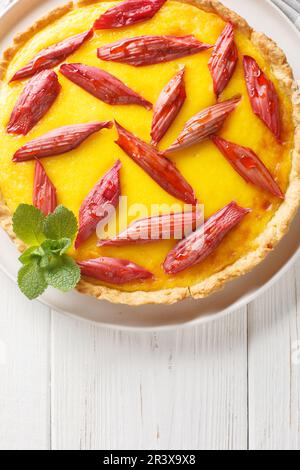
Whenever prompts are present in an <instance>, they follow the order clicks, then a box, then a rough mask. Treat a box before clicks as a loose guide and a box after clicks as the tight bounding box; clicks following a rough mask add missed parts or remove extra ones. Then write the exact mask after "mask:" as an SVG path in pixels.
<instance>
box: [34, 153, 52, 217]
mask: <svg viewBox="0 0 300 470" xmlns="http://www.w3.org/2000/svg"><path fill="white" fill-rule="evenodd" d="M33 205H34V206H35V207H36V208H37V209H39V210H40V211H42V212H43V214H45V215H49V214H51V213H52V212H54V211H55V209H56V207H57V196H56V188H55V186H54V185H53V184H52V182H51V181H50V179H49V177H48V176H47V173H46V172H45V169H44V167H43V165H42V164H41V162H40V161H39V160H36V162H35V175H34V186H33Z"/></svg>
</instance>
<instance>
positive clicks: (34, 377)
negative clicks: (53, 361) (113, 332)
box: [0, 272, 50, 450]
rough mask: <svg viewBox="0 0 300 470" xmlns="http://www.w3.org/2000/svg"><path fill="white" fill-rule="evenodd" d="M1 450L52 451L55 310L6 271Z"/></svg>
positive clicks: (0, 317)
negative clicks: (20, 286)
mask: <svg viewBox="0 0 300 470" xmlns="http://www.w3.org/2000/svg"><path fill="white" fill-rule="evenodd" d="M0 284H1V303H0V377H1V378H0V449H3V450H4V449H5V450H6V449H12V450H21V449H25V450H30V449H35V450H38V449H47V448H49V447H50V389H49V377H50V363H49V356H50V355H49V332H50V312H49V309H48V308H47V307H44V306H42V305H41V304H40V303H38V302H29V301H27V300H26V299H25V298H24V297H23V296H22V294H21V293H20V292H19V291H18V289H17V287H16V285H15V284H14V283H13V282H11V281H10V280H9V279H8V278H7V277H6V276H5V275H4V274H3V273H2V272H0Z"/></svg>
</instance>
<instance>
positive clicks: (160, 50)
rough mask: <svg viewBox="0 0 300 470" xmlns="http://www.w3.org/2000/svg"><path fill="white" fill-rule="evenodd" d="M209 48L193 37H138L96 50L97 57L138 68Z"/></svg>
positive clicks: (208, 45) (209, 46)
mask: <svg viewBox="0 0 300 470" xmlns="http://www.w3.org/2000/svg"><path fill="white" fill-rule="evenodd" d="M211 47H212V46H211V45H210V44H204V43H203V42H200V41H198V39H196V38H195V36H181V37H178V36H140V37H135V38H129V39H120V40H119V41H117V42H114V43H112V44H108V45H106V46H102V47H100V48H99V49H98V57H99V59H102V60H106V61H112V62H121V63H123V64H128V65H133V66H135V67H140V66H143V65H152V64H161V63H163V62H168V61H170V60H175V59H179V58H181V57H185V56H190V55H192V54H197V53H198V52H201V51H206V50H207V49H210V48H211Z"/></svg>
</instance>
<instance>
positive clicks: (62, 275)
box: [45, 255, 81, 292]
mask: <svg viewBox="0 0 300 470" xmlns="http://www.w3.org/2000/svg"><path fill="white" fill-rule="evenodd" d="M80 277H81V275H80V268H79V266H78V265H77V264H76V262H75V261H74V260H73V258H70V256H67V255H62V256H59V257H57V259H56V263H55V265H54V266H53V267H49V268H47V269H46V270H45V279H46V281H47V283H48V284H49V285H50V286H52V287H55V289H59V290H60V291H62V292H68V291H70V290H72V289H74V287H76V285H77V284H78V282H79V281H80Z"/></svg>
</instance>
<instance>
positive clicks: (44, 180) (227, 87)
mask: <svg viewBox="0 0 300 470" xmlns="http://www.w3.org/2000/svg"><path fill="white" fill-rule="evenodd" d="M120 8H121V10H122V13H123V14H122V15H120V14H119V15H118V13H119V10H118V9H120ZM57 44H58V45H59V46H58V49H59V54H60V55H59V54H58V52H57V50H58V49H57ZM45 50H46V51H47V52H46V53H44V51H45ZM0 71H1V91H0V103H1V116H0V163H1V172H0V189H1V205H0V220H1V224H2V226H3V227H4V229H5V230H6V231H7V232H8V234H9V235H10V236H11V238H12V239H13V240H14V242H15V243H17V245H18V247H19V248H20V250H24V248H25V247H24V245H23V244H22V243H21V242H20V240H18V239H17V237H16V236H15V235H14V233H13V229H12V214H13V213H14V211H15V209H16V208H17V206H18V205H19V204H20V203H27V204H32V201H33V194H34V202H35V205H39V207H40V208H41V207H42V208H43V210H44V212H50V211H51V210H52V209H53V207H55V205H56V204H57V203H59V204H63V205H64V206H66V207H67V208H69V209H70V210H72V211H73V212H74V214H76V215H78V218H79V223H80V230H79V234H78V236H77V240H76V243H75V244H74V247H73V248H72V249H71V252H70V254H71V255H72V256H73V257H74V258H75V260H76V261H77V262H78V264H79V266H81V268H82V273H83V278H82V280H81V281H80V283H79V284H78V286H77V289H78V291H79V292H81V293H84V294H89V295H92V296H95V297H97V298H98V299H106V300H109V301H111V302H115V303H126V304H129V305H141V304H146V303H157V304H158V303H164V304H172V303H175V302H177V301H179V300H182V299H185V298H187V297H193V298H195V299H199V298H202V297H205V296H207V295H209V294H211V293H212V292H214V291H216V290H218V289H219V288H221V287H222V286H224V285H225V283H226V282H228V281H230V280H232V279H234V278H237V277H239V276H242V275H243V274H245V273H247V272H249V271H250V270H252V269H253V268H254V267H255V266H256V265H257V264H258V263H260V262H261V261H263V259H264V258H265V257H266V255H267V254H268V253H269V252H270V251H272V250H273V249H274V247H275V246H276V244H277V243H278V242H279V240H280V239H281V238H282V237H283V236H284V234H285V233H286V232H287V230H288V228H289V225H290V223H291V220H292V219H293V217H294V215H295V212H296V210H297V208H298V206H299V200H300V174H299V172H300V166H299V165H300V100H299V91H298V88H297V86H296V84H295V82H294V80H293V75H292V71H291V69H290V67H289V65H288V63H287V60H286V57H285V55H284V53H283V52H282V51H281V49H280V48H279V47H278V46H277V45H276V44H275V43H274V42H273V41H272V40H271V39H269V38H267V37H266V36H265V35H264V34H262V33H257V32H255V31H253V30H252V28H251V27H250V26H249V25H248V24H247V23H246V21H245V20H244V19H242V18H241V17H239V16H238V15H237V14H236V13H234V12H233V11H231V10H229V9H228V8H226V7H224V6H223V5H222V4H221V3H219V2H218V1H212V0H189V1H188V0H184V1H175V0H167V1H163V0H161V1H159V0H148V1H147V0H129V2H128V1H127V2H124V3H123V4H122V5H120V3H119V2H103V1H101V2H98V1H81V2H77V3H76V4H73V3H69V4H67V5H65V6H63V7H61V8H58V9H56V10H55V11H52V12H51V13H49V14H48V15H47V16H46V17H45V18H42V19H41V20H39V21H38V22H37V23H35V24H34V25H33V26H32V27H31V28H30V29H29V30H28V31H26V32H24V33H22V34H19V35H18V36H17V37H16V38H15V40H14V44H13V45H12V47H11V48H9V49H8V50H7V51H6V52H5V53H4V56H3V60H2V63H1V66H0ZM103 83H105V84H106V88H103ZM45 89H47V90H48V91H45ZM40 93H42V98H40V96H41V95H40ZM30 100H31V101H30ZM24 102H25V105H24ZM28 103H29V104H30V105H28ZM152 105H153V106H152ZM24 108H25V117H24ZM152 108H153V109H152ZM20 109H21V114H20V113H19V111H20ZM22 113H23V114H22ZM113 123H115V125H113ZM54 142H55V143H56V146H55V149H54V148H53V145H54V144H53V143H54ZM57 142H58V144H57ZM49 145H50V147H51V148H50V151H49ZM36 159H37V160H38V161H37V162H36V161H35V160H36ZM105 181H106V184H108V185H109V187H110V189H111V188H113V190H114V191H115V192H114V193H113V195H111V194H110V196H109V197H108V196H107V186H105V187H104V186H103V185H104V184H105ZM38 184H40V186H41V185H42V186H43V188H46V189H47V191H46V192H45V193H43V197H42V198H41V193H40V192H39V191H40V186H38ZM33 188H34V191H33ZM37 188H39V191H38V190H37ZM103 188H104V189H103ZM116 194H117V195H118V196H119V195H122V196H126V197H127V207H123V206H122V205H119V203H118V202H117V200H116V197H115V196H116ZM95 198H96V199H97V201H98V202H97V204H100V202H99V201H102V203H103V200H104V199H105V203H106V202H110V203H113V204H114V205H115V206H116V207H117V208H118V220H117V225H118V227H117V234H115V236H108V238H109V239H108V240H104V241H103V240H102V241H101V242H100V243H99V240H98V239H97V236H96V226H95V223H93V222H91V219H90V218H89V215H87V212H86V210H87V207H89V208H90V207H91V205H93V204H95ZM101 198H102V199H101ZM103 198H104V199H103ZM45 201H46V202H45ZM197 201H198V202H199V203H200V204H202V205H203V211H204V218H205V220H206V222H205V224H204V226H203V225H201V227H202V242H203V237H204V243H202V244H200V245H199V236H198V235H197V230H198V229H197V230H196V231H195V227H193V229H192V232H191V234H187V235H186V238H184V239H183V240H181V241H178V240H174V239H163V240H152V241H150V242H149V243H143V244H141V243H132V242H130V243H126V237H128V227H127V226H125V227H124V226H123V227H122V224H121V222H120V221H121V220H123V216H124V213H126V216H127V221H128V222H127V224H129V229H130V230H131V229H132V227H133V228H134V229H135V223H136V222H135V221H136V220H137V219H142V220H145V214H144V213H143V211H142V209H141V207H144V208H146V209H148V212H147V211H146V212H147V214H149V213H150V207H151V209H152V208H153V205H157V213H156V214H155V213H154V214H153V213H152V212H151V214H152V217H153V218H154V219H155V218H157V217H158V218H159V217H163V216H166V215H167V214H166V211H167V209H166V208H170V207H171V208H172V214H173V213H174V212H175V217H176V211H177V212H178V211H180V210H182V209H183V206H184V204H191V205H192V206H194V205H195V204H196V203H197ZM52 206H53V207H52ZM163 208H165V209H163ZM191 214H192V215H191ZM194 214H195V212H194V211H193V210H191V213H190V215H191V217H192V219H193V216H194ZM173 216H174V214H173ZM98 219H99V218H98ZM163 220H164V219H163ZM97 221H99V220H97ZM156 222H157V219H156ZM194 222H195V220H194V219H193V223H194ZM174 223H175V222H174ZM159 226H160V228H162V227H163V226H164V223H163V222H162V221H159ZM203 227H204V230H203ZM118 233H119V235H118ZM203 233H204V235H203ZM124 234H125V235H124ZM171 238H172V237H171ZM120 239H121V240H120ZM99 260H102V264H101V269H100V270H99V269H98V270H97V263H99ZM124 260H126V261H124ZM128 260H130V261H128ZM106 262H107V263H108V264H107V266H106V264H105V263H106ZM105 267H106V268H105ZM98 268H99V265H98ZM139 268H140V270H139ZM121 269H123V270H125V271H126V272H127V274H128V270H130V275H128V277H127V278H126V279H127V282H125V283H124V282H118V280H120V279H119V277H118V276H119V275H120V272H121V271H120V270H121ZM95 273H96V274H95ZM97 273H98V275H97ZM141 273H142V274H141ZM146 273H148V274H146ZM109 275H111V279H112V282H108V281H109V279H110V278H109ZM114 276H115V277H114ZM121 281H122V279H121Z"/></svg>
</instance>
